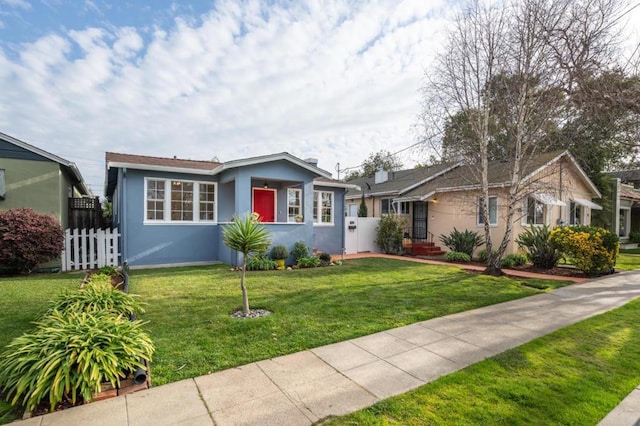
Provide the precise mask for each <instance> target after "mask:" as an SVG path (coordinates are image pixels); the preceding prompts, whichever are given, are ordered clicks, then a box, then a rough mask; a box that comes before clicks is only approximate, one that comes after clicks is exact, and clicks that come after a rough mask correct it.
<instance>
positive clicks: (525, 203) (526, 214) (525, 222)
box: [522, 195, 549, 226]
mask: <svg viewBox="0 0 640 426" xmlns="http://www.w3.org/2000/svg"><path fill="white" fill-rule="evenodd" d="M530 201H533V202H534V205H535V204H539V205H541V206H542V223H535V222H532V223H530V222H529V221H528V220H527V219H528V217H529V203H530ZM522 203H523V211H524V214H523V215H522V225H525V226H531V225H533V226H544V225H548V223H547V219H548V217H549V212H548V211H547V205H546V204H544V203H541V202H540V201H538V200H536V199H535V198H534V197H532V196H531V195H529V196H527V197H525V198H524V199H523V200H522ZM534 220H535V217H534Z"/></svg>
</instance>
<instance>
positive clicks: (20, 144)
mask: <svg viewBox="0 0 640 426" xmlns="http://www.w3.org/2000/svg"><path fill="white" fill-rule="evenodd" d="M0 140H2V141H4V142H5V143H7V144H10V145H13V146H15V147H16V148H17V149H15V150H14V151H13V152H14V153H15V154H16V155H15V156H14V157H10V156H6V157H7V158H18V159H24V160H27V159H30V158H29V157H28V156H25V155H24V153H27V152H29V153H32V154H33V155H34V156H36V157H40V158H42V159H45V160H49V161H52V162H54V163H58V164H60V165H61V166H63V167H65V168H66V169H68V170H69V173H70V174H71V175H72V176H73V177H74V178H75V179H76V181H77V182H78V186H79V187H80V191H81V192H82V194H83V195H92V193H91V190H90V189H89V187H88V186H87V184H86V183H85V181H84V179H83V178H82V175H81V174H80V170H79V169H78V167H77V166H76V164H75V163H74V162H72V161H68V160H65V159H64V158H62V157H58V156H57V155H55V154H52V153H50V152H47V151H45V150H44V149H40V148H38V147H35V146H33V145H30V144H28V143H26V142H24V141H21V140H20V139H16V138H14V137H13V136H9V135H7V134H5V133H2V132H0Z"/></svg>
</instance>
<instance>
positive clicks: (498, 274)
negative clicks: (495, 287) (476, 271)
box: [482, 263, 504, 277]
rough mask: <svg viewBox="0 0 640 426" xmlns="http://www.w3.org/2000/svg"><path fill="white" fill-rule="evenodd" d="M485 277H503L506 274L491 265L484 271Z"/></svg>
mask: <svg viewBox="0 0 640 426" xmlns="http://www.w3.org/2000/svg"><path fill="white" fill-rule="evenodd" d="M482 273H483V274H484V275H491V276H493V277H502V276H503V275H504V272H502V268H500V267H499V266H496V265H494V264H493V263H489V264H488V265H487V267H486V268H485V270H484V271H482Z"/></svg>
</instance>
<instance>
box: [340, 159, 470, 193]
mask: <svg viewBox="0 0 640 426" xmlns="http://www.w3.org/2000/svg"><path fill="white" fill-rule="evenodd" d="M457 166H458V164H453V165H452V164H437V165H434V166H430V167H419V168H415V169H406V170H398V171H395V172H388V179H387V180H386V181H385V182H381V183H375V178H374V177H372V176H369V177H360V178H357V179H353V180H350V181H349V182H348V183H350V184H353V185H356V186H358V187H359V189H354V190H349V192H348V193H347V196H346V198H347V199H356V198H360V197H362V191H364V192H365V196H366V197H381V196H385V195H388V196H394V195H399V194H402V193H404V192H407V191H410V190H412V189H413V188H414V187H416V186H419V185H422V184H424V183H426V182H428V181H429V180H431V179H434V178H436V177H438V176H439V175H441V174H443V173H446V172H448V171H449V170H452V169H454V168H455V167H457Z"/></svg>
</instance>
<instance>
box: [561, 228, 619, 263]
mask: <svg viewBox="0 0 640 426" xmlns="http://www.w3.org/2000/svg"><path fill="white" fill-rule="evenodd" d="M549 241H550V242H551V244H553V245H554V246H555V247H557V248H558V249H559V250H560V251H561V252H562V253H564V254H565V255H566V256H567V257H569V258H570V259H571V260H572V261H573V262H574V264H575V266H576V268H578V269H579V270H581V271H583V272H584V273H586V274H587V275H598V274H603V273H608V272H611V271H613V269H614V266H615V264H616V258H617V257H618V249H619V248H620V240H619V238H618V236H617V235H615V234H614V233H612V232H611V231H608V230H606V229H603V228H599V227H596V226H567V227H563V228H555V229H554V230H552V231H551V234H550V235H549Z"/></svg>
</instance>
